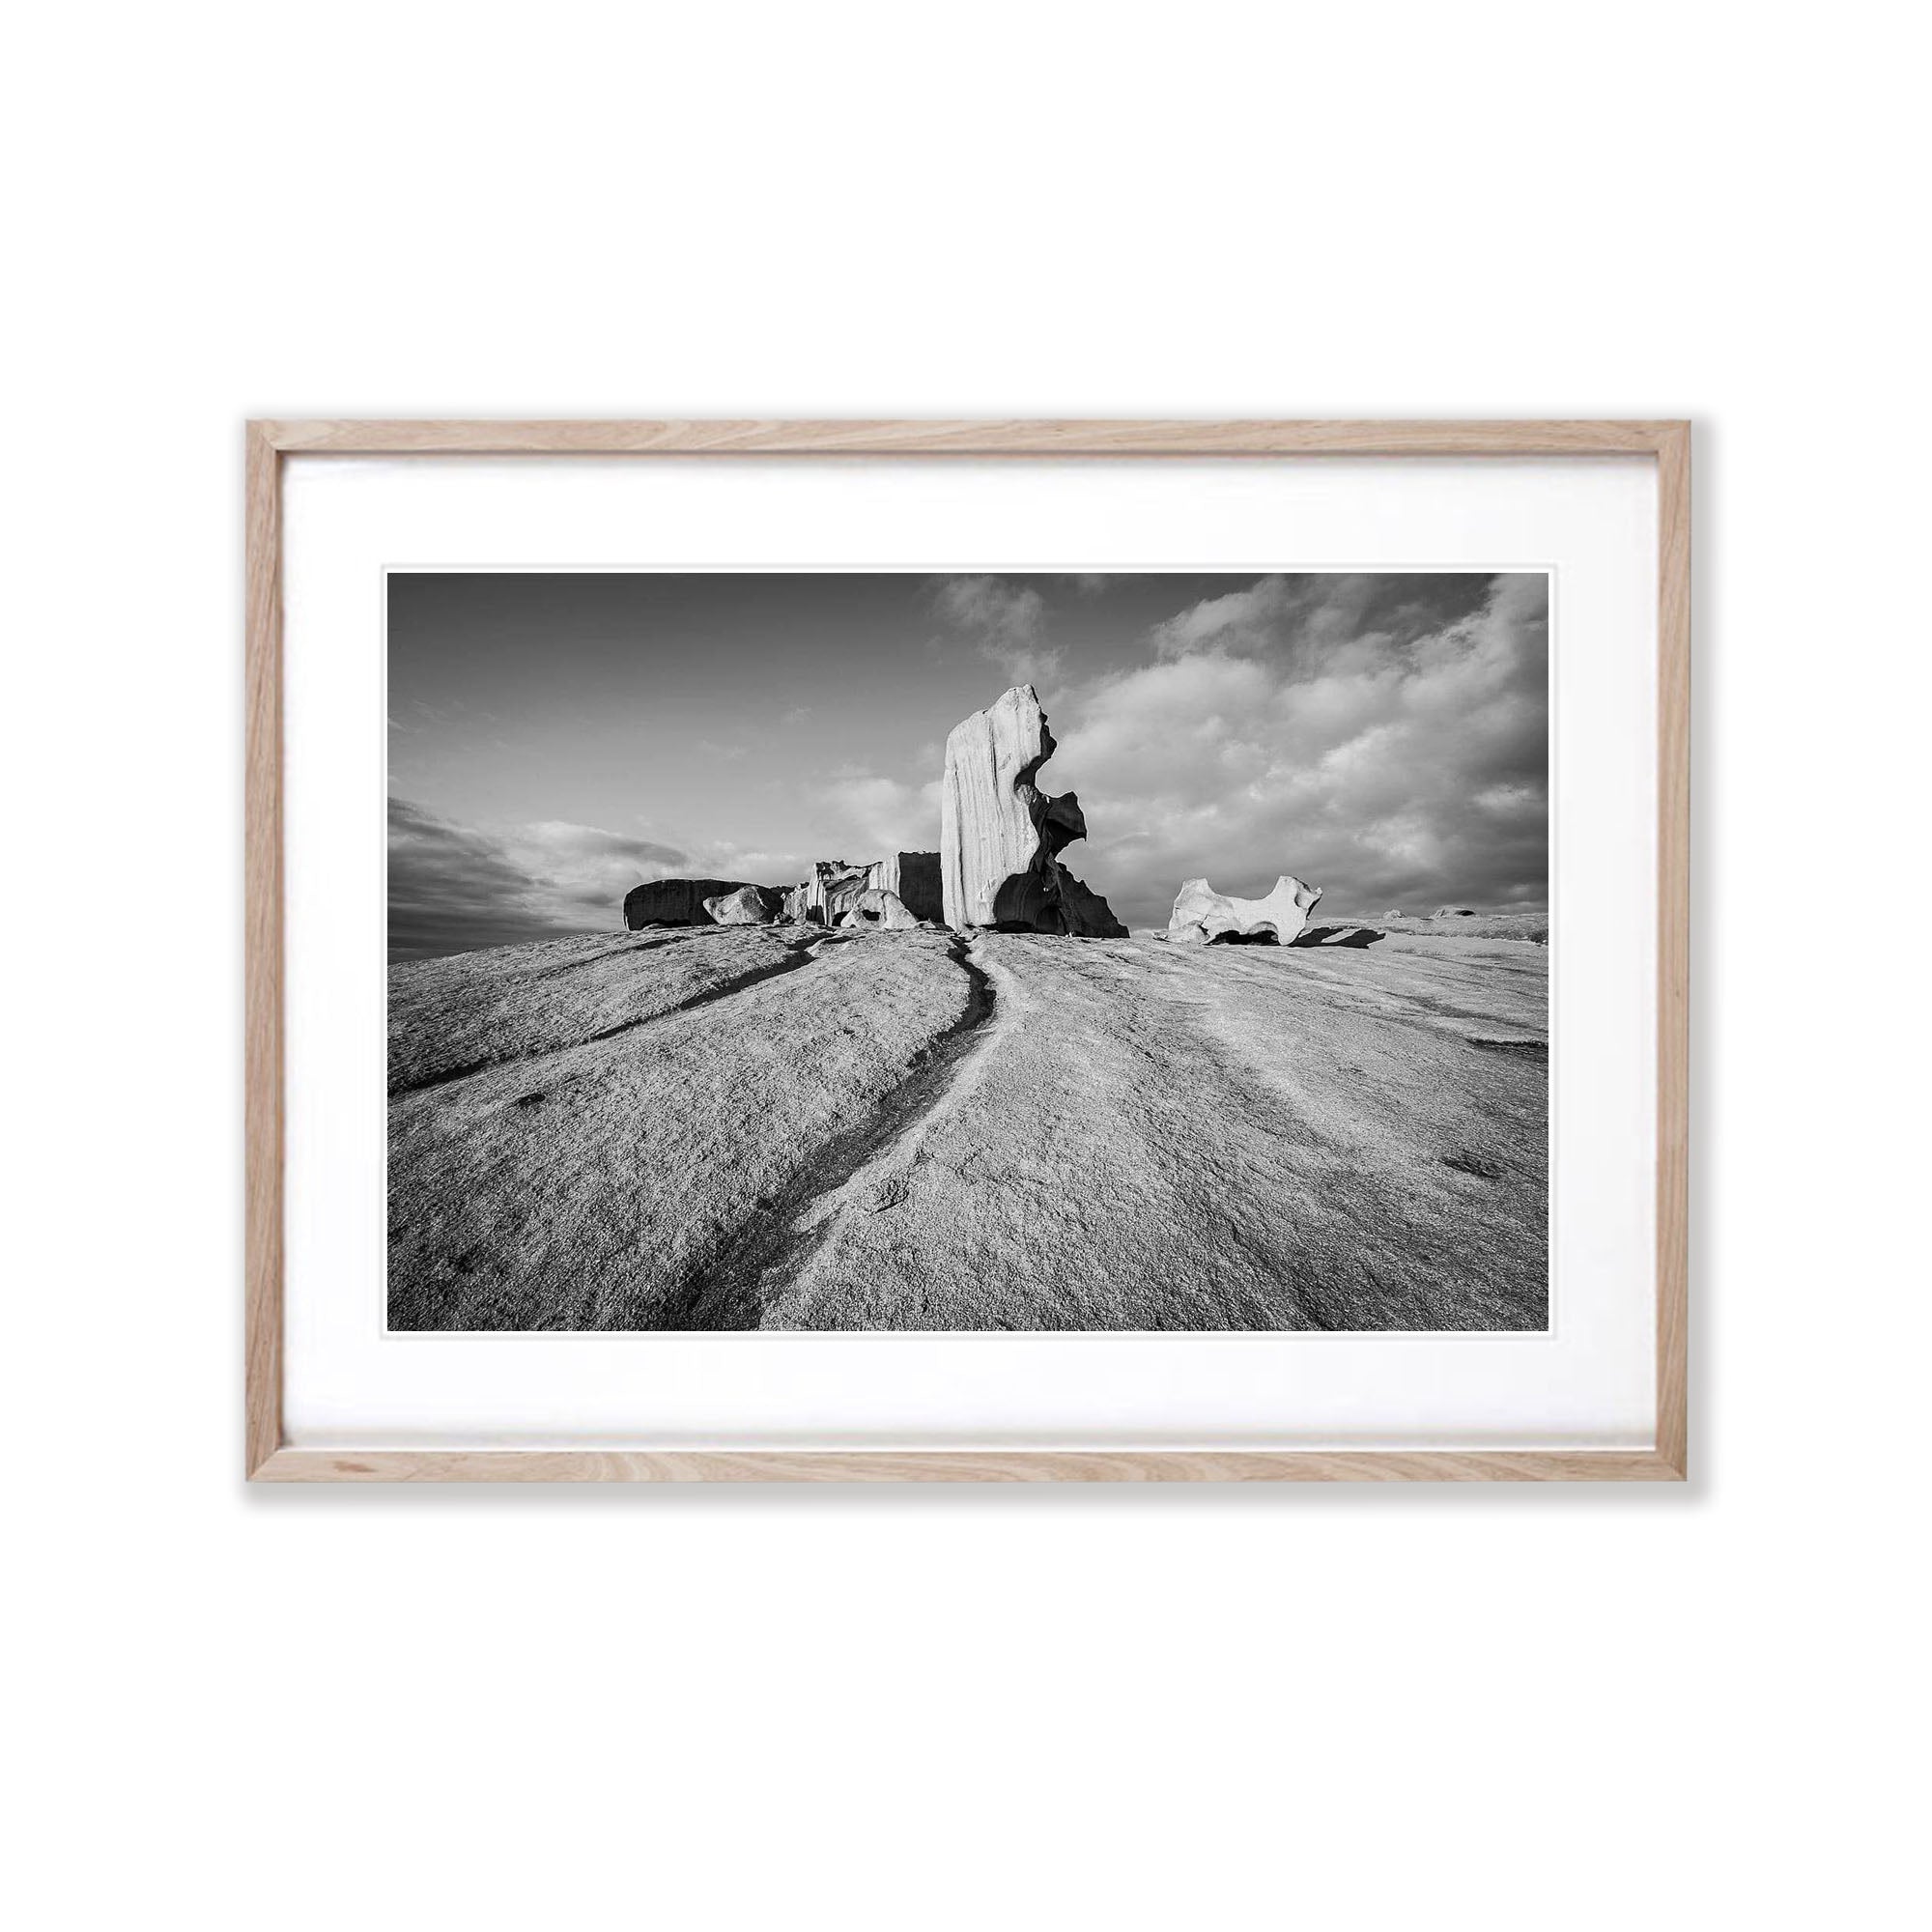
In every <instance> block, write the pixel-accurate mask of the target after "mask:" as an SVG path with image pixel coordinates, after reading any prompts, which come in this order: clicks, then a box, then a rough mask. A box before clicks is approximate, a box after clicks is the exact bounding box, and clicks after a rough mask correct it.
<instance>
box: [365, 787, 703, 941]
mask: <svg viewBox="0 0 1932 1932" xmlns="http://www.w3.org/2000/svg"><path fill="white" fill-rule="evenodd" d="M685 857H686V855H685V854H684V853H683V852H681V851H679V850H678V849H677V848H676V847H675V846H671V845H661V844H658V843H657V842H655V841H654V840H651V839H646V838H627V837H625V836H624V835H623V834H622V833H616V832H607V831H605V830H604V829H603V828H602V827H601V826H595V825H575V824H571V823H569V822H568V821H565V820H561V819H548V820H543V821H540V822H538V823H536V824H533V825H519V826H511V827H508V828H505V829H501V830H488V829H485V828H482V827H478V826H472V825H463V824H459V823H458V822H457V821H455V820H454V819H449V818H444V817H441V816H440V814H438V813H436V812H433V811H430V810H426V809H425V808H424V807H422V806H419V805H416V804H414V803H412V801H411V800H409V799H402V798H392V799H390V801H389V956H390V957H391V958H392V959H414V958H430V957H434V956H435V955H437V954H439V953H444V952H470V951H473V950H474V949H475V948H477V947H482V946H510V945H515V944H518V943H519V942H521V941H524V940H530V939H554V938H556V937H558V936H559V935H561V934H564V933H570V932H590V931H597V930H601V929H603V928H606V927H609V926H611V925H613V924H615V923H617V922H618V919H619V917H620V908H621V907H622V904H623V898H624V895H625V893H627V892H628V891H629V890H630V889H631V887H633V886H635V885H636V884H637V883H638V882H639V880H640V879H646V878H655V877H662V876H663V875H664V874H665V873H666V872H667V871H669V870H672V869H674V868H675V867H678V866H680V865H681V864H683V863H684V860H685Z"/></svg>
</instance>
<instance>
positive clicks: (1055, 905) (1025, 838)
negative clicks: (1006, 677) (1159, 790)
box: [939, 684, 1127, 939]
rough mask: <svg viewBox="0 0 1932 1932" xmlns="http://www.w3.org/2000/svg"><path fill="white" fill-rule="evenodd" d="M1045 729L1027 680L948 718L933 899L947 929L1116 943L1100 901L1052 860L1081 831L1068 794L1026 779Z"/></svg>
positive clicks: (1083, 826) (1049, 739)
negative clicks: (965, 714) (956, 718)
mask: <svg viewBox="0 0 1932 1932" xmlns="http://www.w3.org/2000/svg"><path fill="white" fill-rule="evenodd" d="M1053 750H1054V747H1053V733H1052V732H1051V731H1049V730H1048V729H1047V728H1046V714H1045V713H1044V712H1043V711H1041V709H1040V708H1039V697H1038V695H1037V693H1036V692H1035V690H1034V688H1033V686H1032V685H1030V684H1022V685H1016V686H1015V687H1014V688H1013V689H1012V690H1010V691H1009V692H1008V693H1006V695H1005V696H1002V697H1001V698H1000V700H999V701H998V702H997V703H996V704H991V705H988V706H987V708H986V709H985V710H984V711H976V712H975V713H974V714H973V715H972V717H970V718H968V719H967V720H966V721H965V722H964V723H963V724H959V725H954V726H953V727H952V733H951V735H950V736H949V737H948V738H947V740H946V775H945V780H944V782H943V783H942V785H941V788H940V801H939V813H940V821H939V822H940V833H939V867H940V896H941V903H942V905H943V907H944V910H945V918H946V923H947V924H948V925H950V926H952V927H953V928H954V929H955V930H964V929H965V928H967V927H969V926H976V925H979V926H984V925H991V926H998V927H1000V928H1001V929H1002V930H1005V931H1014V932H1057V933H1069V934H1071V935H1073V936H1074V937H1075V938H1080V939H1124V938H1125V937H1126V936H1127V929H1126V927H1125V926H1123V925H1122V923H1120V921H1119V920H1117V919H1116V918H1115V917H1114V915H1113V911H1112V909H1111V908H1110V907H1109V906H1108V904H1107V901H1106V900H1105V899H1103V898H1102V897H1100V895H1098V894H1097V893H1093V892H1089V891H1088V889H1087V888H1086V886H1084V885H1083V884H1082V883H1081V882H1080V881H1079V880H1078V879H1076V878H1075V877H1074V876H1073V874H1072V873H1071V872H1069V871H1068V870H1067V869H1066V867H1065V866H1063V865H1061V864H1060V862H1059V860H1058V859H1057V857H1056V856H1055V855H1056V854H1057V853H1059V852H1060V851H1061V850H1062V849H1063V848H1064V847H1065V846H1067V845H1070V844H1071V843H1072V842H1073V840H1074V839H1076V838H1085V837H1086V836H1087V821H1086V819H1085V818H1084V817H1082V815H1081V811H1080V801H1079V799H1078V798H1076V797H1075V796H1074V794H1073V793H1072V792H1068V793H1067V794H1066V795H1065V797H1064V798H1049V797H1048V796H1047V795H1046V794H1045V793H1044V792H1042V791H1040V790H1038V789H1037V787H1036V786H1035V784H1034V775H1035V774H1036V773H1037V771H1038V770H1039V768H1040V766H1041V765H1043V764H1045V762H1046V761H1047V759H1049V758H1050V757H1052V755H1053Z"/></svg>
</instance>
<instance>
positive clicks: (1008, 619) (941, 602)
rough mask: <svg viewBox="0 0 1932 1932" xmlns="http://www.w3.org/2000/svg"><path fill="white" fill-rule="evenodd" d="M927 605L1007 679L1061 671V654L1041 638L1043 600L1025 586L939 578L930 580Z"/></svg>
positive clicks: (1035, 678)
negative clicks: (930, 593)
mask: <svg viewBox="0 0 1932 1932" xmlns="http://www.w3.org/2000/svg"><path fill="white" fill-rule="evenodd" d="M932 608H933V611H934V613H935V614H936V615H937V616H938V618H939V620H940V621H941V623H943V624H944V625H945V626H946V627H947V629H948V630H949V631H950V632H952V634H953V635H954V636H956V637H959V638H962V639H964V640H965V641H966V642H967V643H969V644H971V645H972V647H973V648H974V649H975V650H977V651H978V652H979V653H980V656H981V657H982V658H985V659H986V660H987V661H988V662H989V663H991V664H996V665H998V666H999V667H1000V668H1001V669H1003V670H1004V671H1005V672H1006V674H1007V677H1008V680H1009V682H1010V683H1012V684H1033V685H1038V684H1043V683H1051V682H1052V681H1053V680H1054V679H1055V678H1057V677H1058V676H1059V675H1060V671H1061V667H1062V665H1063V664H1064V662H1065V654H1064V653H1063V652H1062V651H1061V650H1060V649H1059V648H1058V647H1057V646H1055V645H1051V644H1049V643H1048V642H1047V641H1046V601H1045V599H1044V598H1042V597H1041V596H1040V594H1039V592H1038V591H1037V590H1035V589H1033V588H1032V587H1031V586H1030V585H1027V584H1018V583H1009V582H1008V581H1007V580H1006V579H1005V578H1004V577H942V578H938V579H936V580H935V581H934V585H933V592H932Z"/></svg>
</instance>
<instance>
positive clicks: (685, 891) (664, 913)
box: [624, 879, 777, 931]
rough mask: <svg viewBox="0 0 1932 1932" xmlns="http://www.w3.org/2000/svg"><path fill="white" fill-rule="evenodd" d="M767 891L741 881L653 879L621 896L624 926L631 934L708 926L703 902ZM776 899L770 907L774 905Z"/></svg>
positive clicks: (775, 898)
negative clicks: (658, 927)
mask: <svg viewBox="0 0 1932 1932" xmlns="http://www.w3.org/2000/svg"><path fill="white" fill-rule="evenodd" d="M768 890H769V889H768V888H767V887H764V886H754V885H750V884H748V883H747V882H746V881H745V880H743V879H652V880H650V881H649V882H648V883H647V884H644V885H641V886H633V887H632V888H631V890H630V891H629V892H628V893H626V894H625V895H624V923H625V924H626V925H628V926H629V927H631V929H632V930H633V931H636V930H637V928H638V927H639V926H640V925H709V924H710V923H711V915H710V914H709V913H708V912H706V911H705V909H704V902H705V900H706V899H713V898H725V897H728V896H729V895H731V894H733V893H745V892H750V893H759V894H763V893H765V892H767V891H768ZM776 902H777V895H773V898H772V901H771V903H772V904H773V905H776Z"/></svg>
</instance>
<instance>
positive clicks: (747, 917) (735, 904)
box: [704, 886, 775, 925]
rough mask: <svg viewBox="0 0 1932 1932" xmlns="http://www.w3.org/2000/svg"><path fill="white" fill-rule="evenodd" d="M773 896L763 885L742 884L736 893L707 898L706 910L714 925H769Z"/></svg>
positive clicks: (705, 902) (772, 909)
mask: <svg viewBox="0 0 1932 1932" xmlns="http://www.w3.org/2000/svg"><path fill="white" fill-rule="evenodd" d="M773 896H775V895H770V894H767V893H766V892H765V890H764V888H763V887H761V886H740V887H739V888H738V890H737V891H736V892H735V893H725V894H723V895H720V896H719V897H717V898H710V899H706V900H705V901H704V910H705V911H706V912H707V913H709V914H710V915H711V921H712V923H713V924H714V925H769V924H771V923H772V915H773V911H774V908H773V906H772V904H771V899H772V897H773Z"/></svg>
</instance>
